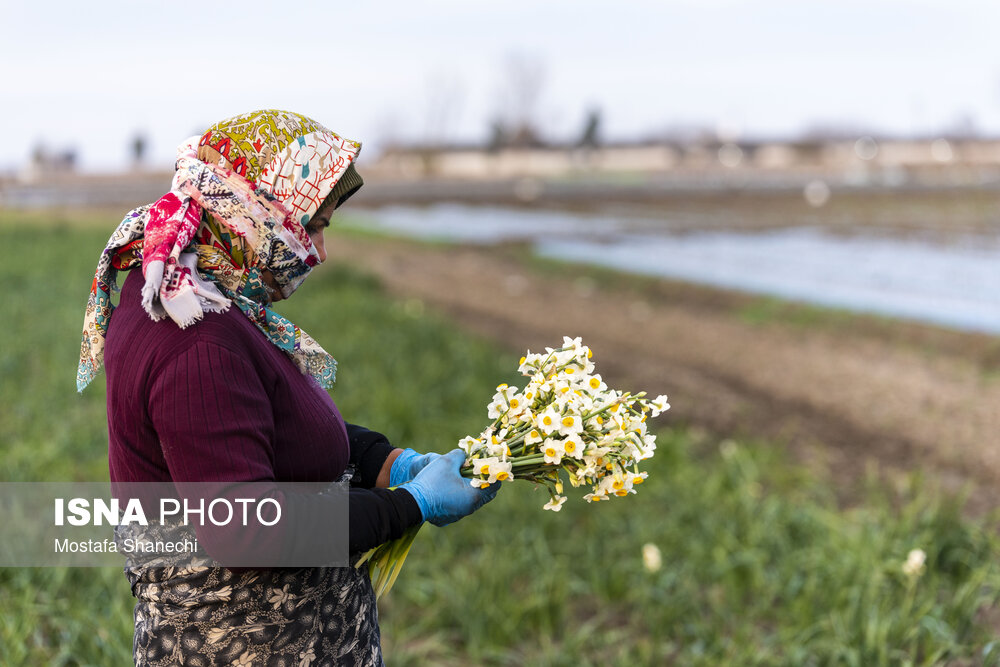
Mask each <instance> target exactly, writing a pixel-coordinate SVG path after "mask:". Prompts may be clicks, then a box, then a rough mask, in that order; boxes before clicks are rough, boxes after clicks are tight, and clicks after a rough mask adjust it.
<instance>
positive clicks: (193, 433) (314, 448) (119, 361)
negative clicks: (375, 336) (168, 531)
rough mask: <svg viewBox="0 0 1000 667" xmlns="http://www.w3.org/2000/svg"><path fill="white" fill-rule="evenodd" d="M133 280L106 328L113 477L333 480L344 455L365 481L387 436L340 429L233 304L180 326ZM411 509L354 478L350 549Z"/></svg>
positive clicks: (393, 529) (305, 381) (382, 537)
mask: <svg viewBox="0 0 1000 667" xmlns="http://www.w3.org/2000/svg"><path fill="white" fill-rule="evenodd" d="M142 284H143V280H142V275H141V272H139V271H132V272H130V274H129V276H128V277H127V278H126V280H125V282H124V284H123V285H122V290H121V297H120V300H119V306H118V307H117V308H116V309H115V311H114V316H113V317H112V318H111V322H110V324H109V327H108V335H107V345H106V347H105V358H104V364H105V370H106V374H107V386H108V398H107V405H108V433H109V448H108V459H109V466H110V470H111V481H112V482H167V481H174V482H208V481H222V482H229V481H239V482H258V481H261V482H265V481H275V482H328V481H330V482H332V481H335V480H337V479H338V478H339V477H340V476H341V474H342V473H343V472H344V470H345V468H346V466H347V464H348V462H349V461H350V462H351V463H353V464H354V466H355V467H356V468H358V469H359V471H360V473H361V475H360V477H361V478H362V479H361V483H362V485H363V486H366V487H371V486H373V485H374V479H375V476H376V475H377V471H378V469H379V468H380V467H381V465H382V463H383V462H384V461H385V458H386V456H387V455H388V452H389V451H391V447H390V446H389V445H388V442H381V441H376V440H373V438H372V436H378V434H374V433H373V432H371V431H366V430H365V429H361V428H359V427H352V430H353V433H352V437H351V438H350V439H349V437H348V429H347V428H345V424H344V420H343V419H342V418H341V416H340V412H339V411H338V410H337V407H336V405H334V403H333V400H332V399H331V398H330V396H329V394H327V392H326V391H325V390H324V389H323V388H322V387H320V386H319V384H318V383H317V382H316V381H315V380H313V379H312V378H310V377H307V376H305V375H303V374H302V373H301V372H300V371H299V370H298V369H297V368H296V367H295V365H294V364H293V363H292V361H291V359H289V358H288V356H287V355H286V354H285V353H284V352H282V351H281V350H279V349H278V348H277V347H275V346H274V345H273V344H272V343H271V342H270V341H268V340H267V338H266V337H265V336H264V334H263V333H262V332H261V331H260V330H258V329H257V327H256V326H254V325H253V323H251V322H250V320H249V319H247V318H246V317H245V316H244V315H243V313H242V312H240V310H239V309H238V308H236V307H235V306H233V307H231V308H229V310H228V311H226V312H224V313H206V315H205V317H204V318H203V319H202V320H201V321H199V322H198V323H197V324H195V325H193V326H190V327H187V328H186V329H181V328H180V327H178V326H177V325H176V324H175V323H174V322H173V321H172V320H170V319H169V318H168V319H163V320H160V321H158V322H154V321H153V320H152V319H150V317H149V315H148V314H147V313H146V312H145V310H144V309H143V308H142V304H141V289H142ZM359 433H360V435H358V434H359ZM379 437H380V436H379ZM382 440H384V438H383V439H382ZM357 477H358V475H356V478H357ZM366 478H367V479H366ZM355 483H357V479H356V481H355ZM420 520H421V516H420V509H419V507H418V506H417V504H416V502H415V501H414V500H413V498H412V496H410V494H409V493H407V492H406V491H402V490H399V491H388V490H386V489H371V488H360V487H359V488H352V489H351V493H350V526H351V534H350V545H351V550H352V551H357V550H363V549H367V548H370V547H372V546H375V545H377V544H381V543H382V542H385V541H387V540H389V539H394V538H395V537H398V536H399V535H401V534H402V532H403V531H404V530H405V529H406V528H408V527H409V526H412V525H415V524H417V523H419V522H420Z"/></svg>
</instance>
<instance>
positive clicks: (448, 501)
mask: <svg viewBox="0 0 1000 667" xmlns="http://www.w3.org/2000/svg"><path fill="white" fill-rule="evenodd" d="M463 463H465V452H463V451H462V450H461V449H453V450H451V451H450V452H448V453H447V454H445V455H444V456H439V457H437V458H436V459H434V460H433V461H431V462H430V463H429V464H428V465H427V467H426V468H424V469H423V470H421V471H420V472H419V473H417V476H416V477H414V478H413V481H412V482H410V483H409V484H407V485H406V486H404V487H403V488H404V489H406V490H407V491H409V492H410V495H412V496H413V499H414V500H416V501H417V505H418V506H419V507H420V513H421V514H422V515H423V517H424V521H430V522H431V523H433V524H434V525H435V526H446V525H448V524H449V523H452V522H454V521H458V520H459V519H461V518H462V517H464V516H468V515H469V514H472V513H473V512H475V511H476V510H477V509H479V508H480V507H482V506H483V505H485V504H486V503H488V502H490V501H491V500H493V498H494V497H495V496H496V495H497V491H498V490H499V488H500V482H495V483H493V484H491V485H490V486H487V487H486V488H483V489H476V488H473V486H472V485H471V484H470V483H469V481H470V480H469V479H468V478H466V477H462V475H461V474H459V469H460V468H461V467H462V464H463Z"/></svg>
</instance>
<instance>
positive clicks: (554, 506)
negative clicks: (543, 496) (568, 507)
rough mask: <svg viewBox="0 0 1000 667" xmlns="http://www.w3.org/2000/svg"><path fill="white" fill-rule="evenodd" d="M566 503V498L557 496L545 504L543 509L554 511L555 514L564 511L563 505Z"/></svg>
mask: <svg viewBox="0 0 1000 667" xmlns="http://www.w3.org/2000/svg"><path fill="white" fill-rule="evenodd" d="M564 502H566V496H556V497H555V498H553V499H551V500H550V501H549V502H547V503H545V505H544V506H543V507H542V509H545V510H552V511H553V512H558V511H559V510H561V509H562V506H563V503H564Z"/></svg>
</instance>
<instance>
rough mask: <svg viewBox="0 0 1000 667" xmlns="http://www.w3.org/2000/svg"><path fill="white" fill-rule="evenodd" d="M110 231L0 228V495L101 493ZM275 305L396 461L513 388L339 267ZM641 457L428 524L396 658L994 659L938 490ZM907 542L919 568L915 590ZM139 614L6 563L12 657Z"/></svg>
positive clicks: (83, 650) (111, 648)
mask: <svg viewBox="0 0 1000 667" xmlns="http://www.w3.org/2000/svg"><path fill="white" fill-rule="evenodd" d="M106 236H107V230H106V229H105V230H103V231H102V230H100V229H96V228H93V227H92V226H89V225H88V226H85V227H73V226H69V225H63V224H47V223H43V222H37V224H30V225H29V224H18V220H17V219H12V218H11V216H9V215H8V216H4V217H0V248H3V253H4V256H3V262H2V264H0V276H2V278H3V280H4V283H5V286H6V288H7V294H8V297H7V298H6V299H5V300H4V305H5V311H6V315H7V318H8V319H7V321H8V322H11V323H12V324H13V326H12V327H10V328H9V329H8V331H7V333H6V335H5V337H4V342H3V345H2V346H0V369H2V371H3V376H2V377H3V380H4V381H3V384H2V386H0V392H2V394H0V410H2V411H0V446H2V450H0V451H2V454H0V479H3V480H20V481H26V480H65V479H91V480H103V479H106V477H107V471H106V447H107V445H106V428H105V422H104V420H105V414H104V392H103V381H102V380H98V381H97V382H95V383H94V385H93V386H92V387H91V388H90V389H88V390H87V391H86V392H85V393H84V394H83V395H78V394H77V393H76V391H75V387H74V379H75V376H74V372H75V365H76V359H77V354H78V350H79V347H78V346H79V330H80V326H81V324H82V316H83V307H84V304H85V301H86V295H87V290H88V288H89V285H90V280H91V276H92V274H91V272H92V271H93V266H94V263H95V262H96V258H97V255H98V253H99V251H100V249H101V248H102V247H103V244H104V240H105V238H106ZM281 310H282V311H283V312H284V313H285V314H287V315H289V316H290V317H291V318H292V319H293V320H295V321H296V322H297V323H299V324H301V325H302V326H303V327H304V328H305V329H307V330H308V331H309V332H310V333H312V334H313V335H314V336H315V337H316V338H317V339H318V340H319V341H320V342H321V343H322V344H323V345H324V346H326V347H327V349H328V350H330V351H331V353H333V354H334V355H335V356H336V357H337V358H338V360H339V362H340V370H339V374H338V383H337V387H336V389H335V390H334V391H333V395H334V398H335V399H336V401H337V404H338V406H339V407H340V409H341V411H342V412H343V414H344V415H345V417H346V418H347V419H348V420H350V421H354V422H357V423H361V424H365V425H368V426H371V427H373V428H376V429H378V430H381V431H383V432H385V433H386V434H387V435H389V436H390V438H391V439H392V440H393V441H394V442H395V443H396V444H398V445H401V446H411V447H414V448H415V449H418V450H437V451H446V450H448V449H451V448H452V447H453V446H454V445H455V443H456V442H457V440H458V439H459V438H460V437H462V436H464V435H467V434H470V433H477V432H479V431H480V430H481V429H482V427H483V426H484V425H485V422H486V417H485V405H486V403H487V402H488V400H489V398H490V396H491V395H492V393H493V388H494V387H495V385H496V384H497V383H499V382H501V381H507V382H511V381H516V379H517V378H516V377H515V375H514V373H513V369H514V367H515V365H516V359H514V357H513V356H511V355H509V354H507V353H504V352H500V351H498V350H497V349H496V348H494V347H493V346H491V345H490V344H487V343H486V342H484V341H482V340H479V339H476V338H474V337H471V336H469V335H466V334H465V333H463V332H461V331H458V330H456V329H455V328H454V326H453V325H451V324H450V323H449V322H448V321H446V320H444V319H442V318H440V317H438V316H436V315H435V314H434V313H432V312H428V311H427V309H425V308H424V306H423V305H422V304H420V303H419V302H417V301H409V302H397V301H393V300H391V299H389V298H387V297H386V296H385V295H384V294H383V293H382V292H381V290H380V288H379V286H378V284H377V283H376V282H375V281H374V280H373V279H371V278H369V277H367V276H364V275H360V274H358V273H355V272H352V271H349V270H346V269H344V268H339V267H335V266H325V267H321V269H320V270H318V271H317V273H316V275H314V276H312V277H311V278H310V280H309V281H307V282H306V284H305V285H304V286H303V288H302V289H301V291H300V292H299V293H298V294H296V295H295V297H294V298H293V299H291V300H290V301H289V302H288V303H287V304H282V308H281ZM596 361H597V363H598V365H600V359H597V360H596ZM628 389H634V390H638V389H642V388H641V387H629V388H628ZM668 415H669V413H668ZM660 421H661V422H665V423H669V421H670V419H669V417H668V418H667V419H661V420H660ZM649 463H650V465H649V470H650V480H649V482H647V484H645V485H644V486H643V487H642V488H641V489H640V493H639V494H638V495H637V496H634V497H631V498H628V499H626V500H621V501H615V502H609V503H602V504H600V505H596V506H588V505H586V504H585V503H583V502H582V501H580V500H579V494H573V495H571V498H570V502H568V503H567V504H566V505H565V506H564V509H563V511H562V512H560V513H559V514H553V513H549V512H544V511H542V510H541V505H542V504H543V503H544V502H545V500H546V494H545V493H544V491H541V490H537V491H536V490H533V489H532V488H531V487H530V486H528V485H522V484H513V485H510V486H508V487H506V488H505V489H504V490H503V491H502V492H501V494H500V496H499V497H498V498H497V500H496V501H495V502H494V503H492V504H490V505H489V506H487V507H486V508H484V510H483V511H482V512H480V513H479V514H477V515H476V516H475V517H474V518H472V519H469V520H466V521H462V522H460V523H458V524H456V525H453V526H449V527H447V528H443V529H438V528H434V527H431V526H428V527H425V528H424V529H423V530H422V531H421V534H420V535H419V536H418V538H417V541H416V542H415V544H414V547H413V551H412V552H411V554H410V557H409V559H408V560H407V564H406V568H405V569H404V571H403V575H402V576H401V578H400V579H399V580H398V581H397V583H396V586H395V588H394V589H393V590H392V592H391V593H390V594H389V595H388V596H387V597H386V598H383V601H382V603H381V620H382V631H383V639H384V646H385V648H386V651H387V662H388V664H390V665H393V666H398V665H442V664H444V665H447V664H456V665H457V664H487V665H523V664H532V665H608V664H621V665H645V664H649V665H659V664H665V663H666V664H670V663H674V664H680V665H720V664H721V665H726V664H730V665H841V664H843V665H865V666H869V665H932V664H947V663H949V662H950V663H952V664H998V655H1000V645H997V644H994V643H993V641H994V637H995V635H996V627H995V625H996V623H997V621H996V619H997V601H998V595H1000V569H998V565H997V558H996V555H997V547H998V543H997V522H996V521H995V520H994V519H992V518H991V519H981V520H977V521H970V520H967V519H965V518H963V516H962V513H961V507H960V503H959V502H958V501H957V500H955V499H952V498H947V497H941V496H938V495H937V494H936V493H934V492H933V491H932V490H931V488H932V487H933V483H932V482H933V480H928V481H924V480H922V479H921V478H919V477H914V478H913V479H912V480H910V483H909V484H908V485H905V488H900V489H896V490H886V489H885V488H883V487H880V486H879V485H878V484H877V483H875V482H874V481H873V482H871V483H870V484H869V485H868V487H869V488H868V490H867V492H866V493H865V494H864V495H863V496H861V497H859V498H857V499H856V502H854V503H852V506H851V507H850V508H848V509H844V508H841V507H838V506H837V504H836V501H835V499H834V498H835V494H834V489H832V488H831V487H830V486H829V485H828V484H827V483H826V482H824V481H823V480H822V479H820V478H818V477H816V476H814V475H813V474H811V473H809V472H808V471H806V470H803V469H801V468H798V467H795V466H792V465H790V464H789V463H788V462H787V461H786V460H785V457H784V456H783V452H782V451H781V449H780V448H778V447H776V446H774V445H771V444H768V443H758V442H743V443H735V442H723V443H719V442H715V441H712V440H710V439H706V438H704V437H699V436H697V435H695V434H693V433H692V432H689V431H685V430H671V429H669V428H665V427H664V428H663V430H662V431H661V432H660V441H659V450H658V452H657V456H656V457H655V458H654V459H653V460H652V461H650V462H649ZM647 543H651V544H655V545H657V546H658V547H659V549H660V550H661V552H662V555H663V567H662V568H661V569H660V570H659V571H657V572H649V571H647V570H646V569H645V568H644V567H643V563H642V556H641V551H642V547H643V545H644V544H647ZM914 548H921V549H924V550H925V551H926V552H927V555H928V562H927V570H926V572H925V573H924V575H923V576H921V577H919V578H916V579H910V578H908V577H906V576H905V575H904V574H903V573H902V570H901V565H902V563H903V561H904V560H905V559H906V555H907V553H908V552H909V550H910V549H914ZM131 604H132V602H131V597H130V594H129V590H128V586H127V584H126V582H125V579H124V577H123V576H122V574H121V572H120V571H118V570H113V569H109V570H96V569H80V570H71V569H0V610H2V613H0V663H2V664H11V665H22V664H24V665H29V664H32V665H33V664H46V665H48V664H54V665H117V664H128V662H129V660H130V647H131V611H130V609H131ZM991 619H992V620H991Z"/></svg>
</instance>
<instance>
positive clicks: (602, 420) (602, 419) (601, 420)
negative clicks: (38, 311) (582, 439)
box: [597, 415, 604, 424]
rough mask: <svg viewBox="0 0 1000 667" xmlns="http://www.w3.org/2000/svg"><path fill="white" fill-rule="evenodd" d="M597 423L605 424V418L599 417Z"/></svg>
mask: <svg viewBox="0 0 1000 667" xmlns="http://www.w3.org/2000/svg"><path fill="white" fill-rule="evenodd" d="M597 423H598V424H603V423H604V417H602V416H601V415H597Z"/></svg>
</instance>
